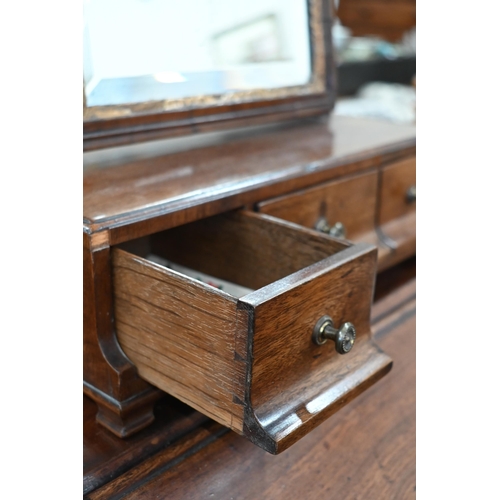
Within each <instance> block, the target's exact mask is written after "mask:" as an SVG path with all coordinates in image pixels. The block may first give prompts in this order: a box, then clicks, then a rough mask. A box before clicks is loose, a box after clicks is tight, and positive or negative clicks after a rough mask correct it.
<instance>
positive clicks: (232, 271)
mask: <svg viewBox="0 0 500 500" xmlns="http://www.w3.org/2000/svg"><path fill="white" fill-rule="evenodd" d="M137 243H138V242H136V243H135V244H134V245H135V246H131V245H124V246H123V248H124V249H129V250H130V251H131V252H132V253H136V254H140V255H141V256H143V257H146V256H148V255H153V256H157V257H159V258H160V259H157V260H156V262H158V263H162V260H161V259H163V260H164V261H168V262H171V263H174V266H172V268H173V269H174V270H175V269H176V267H175V264H177V265H180V266H184V267H186V268H188V269H191V270H194V271H198V272H200V273H203V274H205V275H208V276H211V277H214V278H219V279H220V280H224V281H226V282H229V283H234V284H236V285H239V286H241V287H244V288H246V289H249V290H256V289H259V288H262V287H264V286H266V285H269V284H270V283H273V282H275V281H278V280H280V279H282V278H284V277H286V276H289V275H290V274H293V273H295V272H297V271H299V270H301V269H303V268H305V267H308V266H310V265H312V264H314V263H316V262H318V261H321V260H323V259H325V258H327V257H329V256H331V255H333V254H335V253H337V252H339V251H341V250H344V249H346V248H348V247H349V246H350V245H349V244H348V243H347V242H345V241H342V240H337V239H334V238H325V237H324V236H323V235H321V234H318V233H317V232H316V231H313V230H307V229H304V228H298V227H297V226H296V225H295V224H291V223H288V222H286V221H282V220H278V219H275V218H274V217H271V216H266V215H259V214H254V213H252V212H231V213H229V214H223V215H218V216H215V217H210V218H207V219H202V220H199V221H196V222H192V223H190V224H186V225H183V226H180V227H176V228H173V229H169V230H167V231H164V232H161V233H157V234H154V235H152V236H150V237H149V238H147V239H144V240H142V241H141V242H140V243H139V245H137ZM151 260H155V258H154V257H151Z"/></svg>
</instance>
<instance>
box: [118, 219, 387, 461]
mask: <svg viewBox="0 0 500 500" xmlns="http://www.w3.org/2000/svg"><path fill="white" fill-rule="evenodd" d="M142 248H143V250H142V251H141V252H136V253H131V252H130V251H127V250H124V249H120V248H115V249H114V250H113V280H114V297H115V318H116V332H117V336H118V340H119V342H120V345H121V347H122V348H123V350H124V352H125V353H126V355H127V356H128V357H129V358H130V360H131V361H132V362H133V363H134V364H135V366H136V367H137V370H138V372H139V374H140V375H141V377H142V378H144V379H145V380H147V381H148V382H150V383H151V384H153V385H155V386H157V387H159V388H160V389H162V390H164V391H166V392H168V393H169V394H172V395H173V396H175V397H177V398H179V399H180V400H182V401H184V402H186V403H187V404H189V405H191V406H192V407H193V408H195V409H197V410H199V411H201V412H203V413H205V414H206V415H208V416H209V417H211V418H213V419H214V420H217V421H218V422H220V423H222V424H223V425H226V426H228V427H230V428H231V429H233V430H235V431H236V432H238V433H240V434H242V435H244V436H246V437H247V438H249V439H250V440H251V441H253V442H254V443H255V444H257V445H258V446H260V447H262V448H264V449H265V450H267V451H269V452H271V453H279V452H281V451H283V450H284V449H286V448H287V447H288V446H290V445H291V444H293V443H294V442H295V441H297V439H299V438H300V437H302V436H303V435H304V434H306V433H307V432H308V431H310V430H311V429H312V428H314V427H315V426H316V425H318V424H319V423H320V422H322V421H323V420H324V419H325V418H327V417H328V416H329V415H331V414H332V413H333V412H335V411H336V410H338V409H339V408H341V407H342V406H343V405H345V404H346V403H347V402H348V401H350V400H351V399H352V398H353V397H355V396H356V395H358V394H359V393H360V392H362V391H363V390H364V389H366V388H367V387H369V386H370V385H372V384H373V383H374V382H375V381H376V380H378V379H379V378H381V377H382V376H383V375H384V374H385V373H387V372H388V371H389V369H390V366H391V360H390V359H389V358H388V356H386V355H385V354H384V353H383V352H381V350H380V349H379V348H378V347H377V346H376V345H375V344H374V342H373V340H372V338H371V332H370V309H371V301H372V294H373V285H374V279H375V267H376V249H375V248H374V247H373V246H371V245H368V244H358V245H352V244H350V243H348V242H345V241H342V240H338V239H335V238H331V237H328V236H325V235H322V234H320V233H318V232H316V231H313V230H308V229H305V228H302V227H300V226H297V225H295V224H290V223H288V222H285V221H281V220H278V219H275V218H273V217H269V216H265V215H260V214H255V213H250V212H243V211H240V212H232V213H229V214H224V215H221V216H216V217H211V218H209V219H205V220H201V221H198V222H195V223H191V224H187V225H185V226H181V227H178V228H174V229H171V230H168V231H165V232H163V233H159V234H156V235H153V236H152V237H150V238H149V239H148V240H147V241H146V242H143V247H142ZM141 255H142V256H141ZM144 255H148V256H149V257H144ZM162 259H165V260H166V261H168V262H169V263H175V265H174V264H171V265H172V266H173V268H176V267H175V266H184V267H187V268H189V269H192V270H195V274H193V276H192V277H190V276H188V275H187V274H186V273H183V272H179V269H180V270H182V269H183V268H180V267H177V269H178V271H175V270H173V269H169V268H168V267H166V266H165V265H161V264H159V263H158V262H164V261H162ZM155 260H156V262H155ZM196 273H199V276H198V275H197V274H196ZM206 275H209V276H211V277H214V280H215V281H216V282H215V286H212V285H211V284H208V283H205V282H203V281H200V280H199V279H197V278H202V280H207V278H206ZM217 280H219V281H217ZM221 280H223V281H221ZM226 282H230V283H232V284H235V285H236V287H235V286H232V285H227V284H226ZM220 283H222V284H220ZM213 284H214V283H213ZM220 286H222V287H223V289H222V290H221V289H219V288H218V287H220ZM238 287H244V288H245V289H246V290H242V289H241V288H238ZM325 315H328V316H330V317H331V318H332V319H333V322H334V326H335V327H336V328H339V327H340V326H341V325H343V324H345V323H347V322H350V323H352V324H353V325H354V327H355V331H356V336H355V341H354V344H353V345H352V344H349V345H348V347H350V346H351V345H352V349H351V350H349V349H347V350H349V352H347V353H346V354H340V353H339V351H338V349H339V344H338V342H337V344H336V343H335V342H333V341H331V340H328V341H326V343H324V344H322V345H317V343H315V342H314V338H313V337H314V333H315V326H316V334H318V330H317V324H318V320H319V319H320V318H322V317H324V316H325ZM351 333H352V332H351ZM340 347H342V345H341V346H340ZM341 350H342V349H340V351H341Z"/></svg>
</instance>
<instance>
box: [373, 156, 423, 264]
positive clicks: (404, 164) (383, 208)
mask: <svg viewBox="0 0 500 500" xmlns="http://www.w3.org/2000/svg"><path fill="white" fill-rule="evenodd" d="M415 185H416V159H415V157H410V158H408V159H405V160H402V161H399V162H396V163H391V164H389V165H387V166H385V167H384V168H383V169H382V170H381V187H380V210H379V215H378V226H380V235H381V237H382V239H383V241H384V242H385V243H386V244H387V245H389V246H390V247H391V248H393V249H394V251H395V253H398V254H400V255H401V256H402V257H403V258H407V257H409V256H411V255H413V254H415V250H416V202H415V201H409V200H408V199H407V192H408V189H409V188H410V187H411V186H415Z"/></svg>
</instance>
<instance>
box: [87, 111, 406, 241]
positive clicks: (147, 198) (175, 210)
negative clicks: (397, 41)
mask: <svg viewBox="0 0 500 500" xmlns="http://www.w3.org/2000/svg"><path fill="white" fill-rule="evenodd" d="M213 141H214V142H217V141H219V142H220V141H221V137H219V136H217V137H214V138H213ZM196 144H197V142H196V138H190V139H189V140H186V142H182V143H181V145H178V143H176V142H175V141H173V140H172V141H167V142H166V143H165V144H164V145H163V146H162V147H160V146H157V148H158V149H156V150H155V151H157V152H158V153H160V152H163V154H159V156H155V157H154V158H148V157H147V155H148V150H147V149H141V148H138V149H137V150H136V151H137V153H135V154H137V155H138V157H137V160H136V161H133V162H130V163H127V162H126V156H125V158H124V157H123V156H120V155H123V153H120V152H119V151H117V150H112V151H110V152H109V154H104V153H101V154H99V155H96V154H92V153H90V154H89V155H88V160H86V161H87V162H88V163H87V168H86V169H85V171H84V175H83V201H84V211H83V213H84V231H86V232H88V233H89V234H94V233H97V232H100V231H104V230H106V231H108V238H109V240H108V241H109V244H110V245H116V244H118V243H122V242H124V241H129V240H131V239H134V238H139V237H141V236H145V235H148V234H153V233H156V232H159V231H163V230H165V229H168V228H170V227H175V226H180V225H182V224H185V223H187V222H191V221H194V220H198V219H201V218H204V217H208V216H210V215H215V214H218V213H222V212H226V211H228V210H231V209H234V208H238V207H241V206H244V205H251V204H254V203H258V202H261V201H263V200H266V199H269V198H273V197H276V196H279V195H282V194H286V193H291V192H293V191H296V190H298V189H303V188H306V187H311V186H314V185H316V184H318V183H319V182H324V181H328V180H333V179H338V178H340V177H342V176H344V175H349V174H355V173H360V172H363V171H365V170H367V169H373V168H376V167H378V166H381V165H383V164H387V163H389V162H390V161H392V160H395V159H398V158H401V157H407V156H409V155H411V154H412V153H413V154H414V152H415V126H414V125H408V126H397V125H394V124H391V123H387V122H378V121H375V120H368V119H367V120H364V119H357V118H347V117H335V116H332V117H331V119H330V121H329V122H328V123H303V124H300V125H298V124H295V125H287V126H283V127H279V128H277V129H274V130H263V131H254V133H253V134H250V137H244V138H242V137H241V136H240V135H236V136H235V138H234V139H231V137H229V138H228V139H227V140H225V141H224V143H223V144H219V145H211V146H204V147H201V148H200V147H199V148H198V149H196V148H195V149H192V147H194V146H192V145H196ZM175 148H180V149H184V150H181V151H178V152H175V153H172V154H168V153H167V152H168V151H169V150H171V149H175ZM166 153H167V154H166ZM128 154H129V155H130V154H134V153H132V152H131V151H129V153H128ZM116 162H118V165H119V168H118V167H115V166H114V165H115V164H116Z"/></svg>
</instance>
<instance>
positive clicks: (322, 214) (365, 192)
mask: <svg viewBox="0 0 500 500" xmlns="http://www.w3.org/2000/svg"><path fill="white" fill-rule="evenodd" d="M377 188H378V172H377V171H371V172H368V173H364V174H361V175H356V176H352V177H349V178H343V179H338V180H335V181H332V182H327V183H324V184H321V185H320V186H316V187H313V188H309V189H304V190H302V191H298V192H296V193H293V194H289V195H285V196H281V197H278V198H274V199H272V200H267V201H264V202H261V203H259V204H258V205H257V210H258V211H259V212H261V213H265V214H269V215H272V216H274V217H279V218H280V219H284V220H288V221H291V222H295V223H296V224H300V225H301V226H304V227H309V228H315V229H319V228H321V227H323V228H326V230H328V228H330V227H332V228H334V231H333V234H334V235H335V234H336V233H335V228H336V227H339V224H341V225H342V226H340V227H341V228H342V227H343V228H344V236H343V237H345V238H347V239H349V240H351V241H354V242H365V243H371V244H373V245H378V246H379V259H380V260H384V259H385V257H386V254H388V253H389V252H390V249H389V247H387V246H385V245H383V244H382V245H380V241H379V238H378V235H377V231H376V226H375V222H376V210H377ZM337 235H338V233H337Z"/></svg>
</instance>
